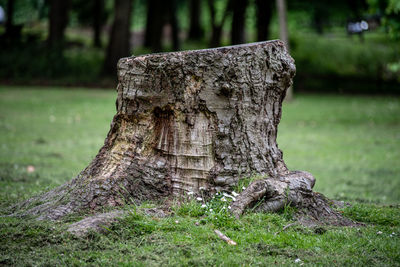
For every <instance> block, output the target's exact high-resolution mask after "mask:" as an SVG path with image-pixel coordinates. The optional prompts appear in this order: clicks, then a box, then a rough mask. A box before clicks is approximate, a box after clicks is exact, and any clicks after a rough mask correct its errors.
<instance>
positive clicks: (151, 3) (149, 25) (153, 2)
mask: <svg viewBox="0 0 400 267" xmlns="http://www.w3.org/2000/svg"><path fill="white" fill-rule="evenodd" d="M146 3H147V14H146V29H145V36H144V46H145V47H151V45H152V33H153V22H154V18H155V9H156V8H157V0H147V1H146Z"/></svg>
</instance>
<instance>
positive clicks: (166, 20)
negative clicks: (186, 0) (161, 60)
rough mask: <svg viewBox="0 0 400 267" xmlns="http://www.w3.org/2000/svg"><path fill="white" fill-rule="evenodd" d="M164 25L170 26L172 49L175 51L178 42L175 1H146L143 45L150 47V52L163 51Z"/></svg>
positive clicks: (178, 45) (178, 44) (178, 46)
mask: <svg viewBox="0 0 400 267" xmlns="http://www.w3.org/2000/svg"><path fill="white" fill-rule="evenodd" d="M166 24H169V25H170V26H171V37H172V48H173V50H175V51H176V50H179V49H180V40H179V24H178V18H177V2H176V0H149V1H147V18H146V29H145V42H144V45H145V46H146V47H150V48H151V50H152V52H160V51H162V50H163V48H162V40H163V29H164V26H165V25H166Z"/></svg>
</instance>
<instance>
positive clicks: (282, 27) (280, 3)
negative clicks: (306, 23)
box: [276, 0, 293, 101]
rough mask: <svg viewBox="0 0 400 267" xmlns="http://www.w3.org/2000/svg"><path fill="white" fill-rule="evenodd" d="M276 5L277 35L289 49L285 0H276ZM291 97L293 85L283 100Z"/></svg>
mask: <svg viewBox="0 0 400 267" xmlns="http://www.w3.org/2000/svg"><path fill="white" fill-rule="evenodd" d="M276 6H277V8H278V17H279V35H280V38H281V40H282V41H283V42H284V43H285V45H286V47H287V49H288V50H289V51H290V44H289V32H288V27H287V12H286V0H276ZM292 99H293V87H290V88H289V89H288V91H287V95H286V99H285V100H288V101H290V100H292Z"/></svg>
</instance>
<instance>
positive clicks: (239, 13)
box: [231, 0, 248, 44]
mask: <svg viewBox="0 0 400 267" xmlns="http://www.w3.org/2000/svg"><path fill="white" fill-rule="evenodd" d="M247 4H248V1H247V0H233V4H232V11H233V16H232V24H231V26H232V28H231V43H232V44H243V43H245V42H246V38H245V15H246V8H247Z"/></svg>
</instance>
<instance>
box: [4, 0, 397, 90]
mask: <svg viewBox="0 0 400 267" xmlns="http://www.w3.org/2000/svg"><path fill="white" fill-rule="evenodd" d="M278 1H282V0H278ZM0 6H1V7H2V8H3V10H4V13H5V18H4V19H3V21H1V25H0V36H1V37H0V83H2V84H29V85H32V84H34V85H67V86H87V87H114V86H115V84H116V75H115V74H116V63H117V61H118V59H119V58H121V57H126V56H130V55H140V54H145V53H152V52H164V51H177V50H187V49H201V48H208V47H217V46H222V45H231V44H240V43H246V42H254V41H263V40H270V39H278V38H279V36H280V35H279V23H278V16H277V8H276V1H275V0H215V1H212V0H148V1H146V0H63V1H61V0H0ZM286 6H287V16H286V17H287V21H286V22H287V25H288V32H289V44H290V49H291V54H292V56H293V57H294V59H295V60H296V66H297V75H296V78H295V86H294V90H295V92H296V91H317V92H343V93H365V94H371V93H374V94H375V93H379V94H382V93H390V94H393V93H394V94H399V93H400V1H398V0H337V1H328V0H309V1H299V0H287V1H286ZM357 23H358V24H357ZM360 23H364V24H363V25H364V26H365V23H366V25H368V29H366V28H365V27H364V29H362V31H357V26H359V25H361V24H360ZM354 27H355V28H354Z"/></svg>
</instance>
